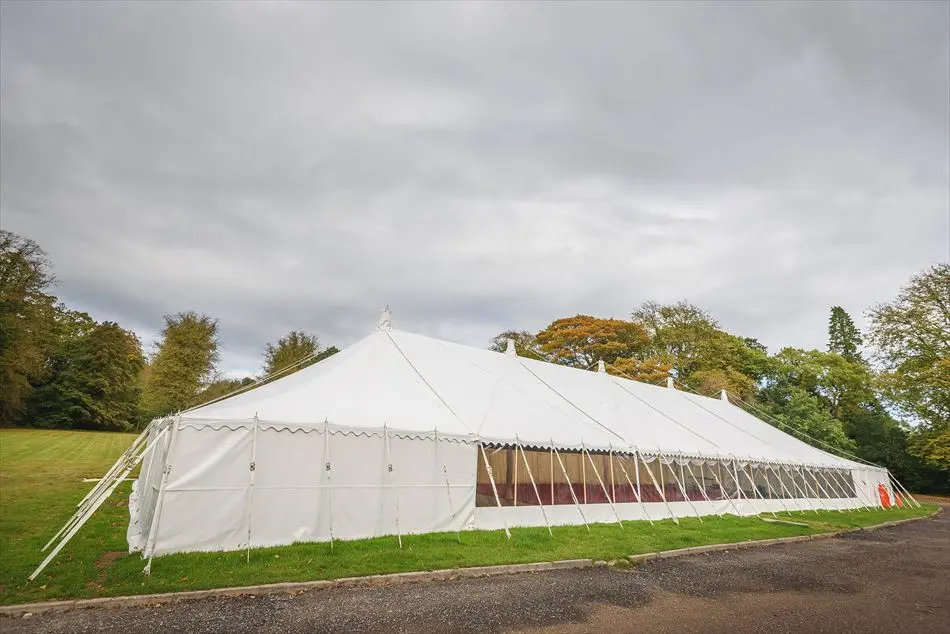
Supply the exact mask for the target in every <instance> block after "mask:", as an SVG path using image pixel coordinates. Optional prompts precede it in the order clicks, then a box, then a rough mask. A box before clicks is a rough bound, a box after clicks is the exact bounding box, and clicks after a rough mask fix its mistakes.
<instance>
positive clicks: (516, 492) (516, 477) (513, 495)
mask: <svg viewBox="0 0 950 634" xmlns="http://www.w3.org/2000/svg"><path fill="white" fill-rule="evenodd" d="M514 463H515V464H514V492H513V493H512V497H513V499H514V506H518V450H517V448H515V455H514Z"/></svg>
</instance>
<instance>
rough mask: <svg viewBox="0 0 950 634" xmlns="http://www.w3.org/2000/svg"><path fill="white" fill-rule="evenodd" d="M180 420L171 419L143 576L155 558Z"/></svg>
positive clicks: (150, 570) (148, 571) (144, 552)
mask: <svg viewBox="0 0 950 634" xmlns="http://www.w3.org/2000/svg"><path fill="white" fill-rule="evenodd" d="M180 423H181V421H180V419H179V418H178V417H177V416H176V417H175V418H173V419H172V430H171V436H170V437H169V439H168V450H167V451H166V452H165V465H164V467H163V469H162V480H161V483H160V484H159V487H158V498H157V499H156V500H155V516H154V517H153V518H152V525H151V526H150V527H149V531H148V539H147V540H146V542H145V550H143V551H142V555H143V556H145V555H146V554H148V563H146V564H145V569H144V571H143V572H145V575H146V576H148V575H150V574H152V558H153V557H154V556H155V540H156V539H158V525H159V523H160V522H161V519H162V508H163V507H164V505H165V491H166V488H167V486H168V474H170V473H171V471H172V465H171V458H172V452H174V451H175V440H177V439H178V428H179V427H180V426H181V424H180Z"/></svg>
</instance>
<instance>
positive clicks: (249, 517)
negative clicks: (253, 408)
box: [244, 413, 260, 563]
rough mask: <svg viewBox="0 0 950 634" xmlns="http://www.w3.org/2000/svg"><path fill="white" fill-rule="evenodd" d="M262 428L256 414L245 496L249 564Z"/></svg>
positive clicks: (248, 560)
mask: <svg viewBox="0 0 950 634" xmlns="http://www.w3.org/2000/svg"><path fill="white" fill-rule="evenodd" d="M258 427H260V421H259V420H257V414H256V413H255V414H254V430H253V431H252V432H251V463H250V465H248V466H249V471H248V484H247V495H246V496H244V521H245V522H246V523H247V562H248V563H250V562H251V524H252V522H253V514H252V513H251V507H252V506H253V505H254V472H255V471H256V469H257V428H258Z"/></svg>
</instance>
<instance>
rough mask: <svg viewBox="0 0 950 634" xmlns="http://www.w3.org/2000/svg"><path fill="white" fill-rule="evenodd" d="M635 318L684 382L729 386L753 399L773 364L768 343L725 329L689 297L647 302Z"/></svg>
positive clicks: (707, 388)
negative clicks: (758, 385)
mask: <svg viewBox="0 0 950 634" xmlns="http://www.w3.org/2000/svg"><path fill="white" fill-rule="evenodd" d="M632 318H633V321H634V322H636V323H639V324H641V325H642V326H643V327H644V329H645V330H646V332H647V333H648V335H649V336H650V344H649V346H648V349H649V351H650V354H651V356H652V357H653V358H657V359H662V360H664V361H665V362H666V363H667V364H668V365H669V366H670V367H671V372H672V374H674V375H675V376H676V378H677V379H678V380H679V381H680V382H682V383H683V384H685V385H687V386H689V387H690V388H692V389H694V390H697V391H699V392H701V393H703V394H714V393H716V392H719V391H720V390H723V389H725V390H728V391H730V392H732V393H734V394H738V395H739V396H740V397H741V398H743V399H744V400H747V399H751V398H752V397H753V396H754V393H755V389H756V385H757V383H758V382H759V380H760V379H761V378H762V377H763V376H764V375H765V374H766V373H767V371H768V369H769V358H768V352H767V350H766V348H765V346H763V345H762V344H760V343H759V342H758V341H757V340H755V339H751V338H742V337H738V336H736V335H733V334H730V333H728V332H726V331H724V330H722V329H721V328H720V327H719V324H718V322H717V321H716V320H715V319H714V318H713V317H712V315H710V314H709V313H708V312H706V311H705V310H703V309H702V308H699V307H698V306H695V305H693V304H690V303H689V302H685V301H683V302H678V303H676V304H666V305H664V304H660V303H658V302H652V301H651V302H645V303H643V304H642V305H641V306H640V307H639V308H637V309H636V310H635V311H633V314H632Z"/></svg>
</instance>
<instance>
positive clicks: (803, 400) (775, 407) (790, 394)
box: [766, 386, 857, 452]
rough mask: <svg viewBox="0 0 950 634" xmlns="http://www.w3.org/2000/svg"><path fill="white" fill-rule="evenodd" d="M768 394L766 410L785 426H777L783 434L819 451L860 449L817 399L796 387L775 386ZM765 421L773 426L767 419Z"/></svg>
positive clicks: (851, 450)
mask: <svg viewBox="0 0 950 634" xmlns="http://www.w3.org/2000/svg"><path fill="white" fill-rule="evenodd" d="M769 391H770V394H769V398H768V399H767V403H766V409H767V410H769V412H770V413H771V414H772V416H774V417H775V418H778V419H779V420H781V421H782V422H783V423H785V425H786V426H785V427H782V426H779V425H776V426H777V427H779V428H780V429H782V431H784V432H786V433H788V434H791V435H793V436H795V437H797V438H799V439H800V440H802V441H804V442H806V443H808V444H811V445H813V446H815V447H818V448H819V449H824V450H827V449H828V446H831V447H834V448H836V449H840V450H843V451H847V452H853V451H855V449H856V448H857V447H856V446H855V443H854V441H852V440H851V439H850V438H848V436H847V434H845V431H844V426H843V425H842V423H841V421H840V420H838V419H837V418H835V417H834V416H832V415H831V414H830V413H829V412H828V410H827V409H825V408H824V407H823V406H822V403H821V400H820V399H819V398H818V397H816V396H815V395H813V394H810V393H809V392H807V391H806V390H804V389H802V388H800V387H797V386H783V387H772V388H769ZM766 422H770V423H771V421H769V420H767V419H766ZM818 441H821V442H818ZM822 443H825V445H823V444H822ZM826 445H827V446H826Z"/></svg>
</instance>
